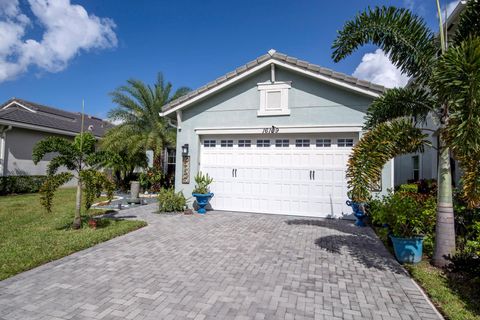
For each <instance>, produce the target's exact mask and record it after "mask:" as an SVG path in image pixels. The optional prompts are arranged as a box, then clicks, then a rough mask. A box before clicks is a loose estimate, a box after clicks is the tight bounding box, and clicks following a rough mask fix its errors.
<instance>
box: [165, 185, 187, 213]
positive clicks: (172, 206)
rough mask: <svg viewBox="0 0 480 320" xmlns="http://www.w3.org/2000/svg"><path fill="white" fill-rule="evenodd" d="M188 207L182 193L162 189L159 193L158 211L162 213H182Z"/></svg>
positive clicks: (170, 189) (171, 189)
mask: <svg viewBox="0 0 480 320" xmlns="http://www.w3.org/2000/svg"><path fill="white" fill-rule="evenodd" d="M186 207H187V199H185V196H184V195H183V192H182V191H179V192H175V190H174V189H173V188H168V189H166V188H162V189H160V192H159V193H158V209H159V211H160V212H180V211H184V210H185V209H186Z"/></svg>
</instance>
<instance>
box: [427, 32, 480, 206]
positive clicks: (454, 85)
mask: <svg viewBox="0 0 480 320" xmlns="http://www.w3.org/2000/svg"><path fill="white" fill-rule="evenodd" d="M434 80H435V81H433V84H434V87H433V88H434V90H435V91H436V93H437V95H438V96H439V97H440V98H441V99H442V101H444V102H445V103H446V105H447V106H448V111H449V117H448V121H447V123H446V125H445V128H444V130H443V131H442V137H443V138H444V139H445V141H446V143H447V145H448V146H449V147H450V149H451V150H452V153H453V155H454V157H455V159H457V160H459V162H460V165H461V167H462V169H463V173H464V175H463V193H464V197H465V198H466V200H467V201H468V203H469V205H470V206H472V207H476V206H478V205H480V185H479V184H478V182H479V180H480V38H479V37H475V38H467V39H465V40H464V41H463V42H462V43H461V44H460V45H458V46H453V47H451V48H450V49H449V50H448V51H447V52H446V53H445V54H444V55H443V56H442V57H441V58H440V60H439V63H438V67H437V70H436V72H435V74H434Z"/></svg>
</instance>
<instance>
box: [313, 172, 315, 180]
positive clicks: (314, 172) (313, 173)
mask: <svg viewBox="0 0 480 320" xmlns="http://www.w3.org/2000/svg"><path fill="white" fill-rule="evenodd" d="M312 172H313V180H315V170H313V171H312Z"/></svg>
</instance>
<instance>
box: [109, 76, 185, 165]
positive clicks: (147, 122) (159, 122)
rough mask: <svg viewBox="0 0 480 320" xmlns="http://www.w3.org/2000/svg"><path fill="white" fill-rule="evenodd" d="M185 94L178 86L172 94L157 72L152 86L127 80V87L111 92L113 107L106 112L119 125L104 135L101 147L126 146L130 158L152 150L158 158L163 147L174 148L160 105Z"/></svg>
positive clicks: (168, 83)
mask: <svg viewBox="0 0 480 320" xmlns="http://www.w3.org/2000/svg"><path fill="white" fill-rule="evenodd" d="M188 91H190V89H188V88H186V87H181V88H179V89H178V90H176V91H175V92H174V93H173V94H172V84H171V83H170V82H167V83H165V81H164V79H163V75H162V73H158V75H157V81H156V83H155V84H154V85H153V87H151V86H149V85H146V84H144V83H143V82H142V81H139V80H134V79H130V80H128V81H127V85H124V86H121V87H119V88H117V89H116V90H115V91H113V92H112V93H111V96H112V100H113V102H114V103H116V104H117V107H116V108H114V109H112V110H110V112H109V113H108V117H109V118H110V119H112V120H116V121H119V122H121V124H120V125H118V126H116V127H114V128H112V129H110V130H109V131H108V132H107V134H106V136H105V137H104V138H103V139H102V143H101V145H102V147H103V148H107V147H108V148H113V149H116V150H122V149H124V148H125V146H128V150H129V153H130V154H131V155H134V154H137V153H138V152H143V153H145V151H146V150H153V151H154V154H155V158H156V159H161V156H162V150H163V149H164V147H169V146H172V147H173V146H175V138H176V131H175V129H174V128H173V127H172V126H170V125H169V123H168V120H167V119H165V118H163V117H161V116H160V112H161V111H162V106H163V105H165V104H167V103H168V102H170V101H172V100H174V99H176V98H178V97H180V96H182V95H184V94H186V93H187V92H188ZM157 163H161V161H160V162H158V161H157Z"/></svg>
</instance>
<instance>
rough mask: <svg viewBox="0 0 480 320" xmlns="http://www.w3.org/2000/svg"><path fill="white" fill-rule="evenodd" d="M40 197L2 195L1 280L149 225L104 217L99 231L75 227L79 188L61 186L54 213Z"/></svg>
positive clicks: (93, 212) (0, 210) (85, 226)
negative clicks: (76, 195)
mask: <svg viewBox="0 0 480 320" xmlns="http://www.w3.org/2000/svg"><path fill="white" fill-rule="evenodd" d="M39 198H40V195H39V194H24V195H10V196H1V197H0V280H3V279H6V278H8V277H11V276H13V275H16V274H18V273H20V272H23V271H27V270H30V269H32V268H35V267H37V266H39V265H42V264H44V263H47V262H50V261H53V260H57V259H60V258H62V257H65V256H67V255H69V254H72V253H74V252H77V251H80V250H83V249H86V248H89V247H92V246H94V245H96V244H98V243H100V242H104V241H107V240H110V239H112V238H115V237H117V236H120V235H123V234H126V233H128V232H131V231H133V230H137V229H139V228H141V227H144V226H145V225H146V223H145V222H144V221H132V220H129V221H127V220H112V219H101V220H100V222H99V223H98V227H97V229H96V230H94V229H92V228H90V227H89V226H88V225H86V224H84V225H83V226H82V228H81V229H79V230H73V229H70V227H69V226H70V224H71V223H72V219H73V215H74V210H75V189H72V188H63V189H59V190H58V192H57V195H56V197H55V202H54V206H53V211H52V213H50V214H49V213H47V212H46V211H45V210H44V209H43V207H42V206H41V205H40V201H39ZM87 214H90V215H93V214H98V211H97V210H92V211H90V212H89V213H87Z"/></svg>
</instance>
